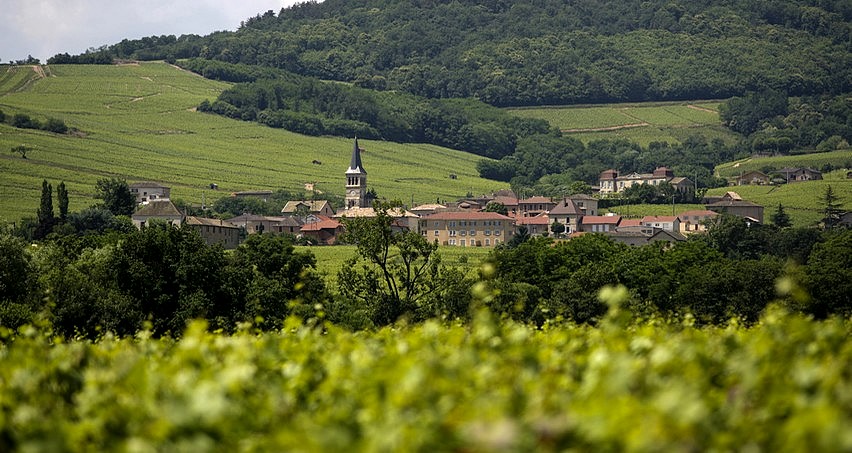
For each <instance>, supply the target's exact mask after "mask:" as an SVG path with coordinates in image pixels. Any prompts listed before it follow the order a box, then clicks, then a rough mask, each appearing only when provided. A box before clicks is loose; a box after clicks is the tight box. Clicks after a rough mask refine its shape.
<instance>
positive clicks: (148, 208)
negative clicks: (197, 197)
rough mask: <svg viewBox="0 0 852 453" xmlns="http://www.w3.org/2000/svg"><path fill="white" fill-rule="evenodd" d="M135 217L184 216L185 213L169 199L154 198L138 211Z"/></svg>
mask: <svg viewBox="0 0 852 453" xmlns="http://www.w3.org/2000/svg"><path fill="white" fill-rule="evenodd" d="M133 217H183V213H181V212H180V211H179V210H178V208H177V206H175V204H174V203H172V202H171V201H169V200H153V201H151V202H150V203H148V204H146V205H145V206H142V208H140V209H139V210H138V211H136V212H135V213H134V214H133Z"/></svg>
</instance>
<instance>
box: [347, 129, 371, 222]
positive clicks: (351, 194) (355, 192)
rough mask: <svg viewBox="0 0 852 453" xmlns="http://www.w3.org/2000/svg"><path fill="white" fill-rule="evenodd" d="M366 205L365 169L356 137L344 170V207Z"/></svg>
mask: <svg viewBox="0 0 852 453" xmlns="http://www.w3.org/2000/svg"><path fill="white" fill-rule="evenodd" d="M366 207H367V171H366V170H364V166H363V165H362V164H361V148H359V147H358V138H357V137H356V138H355V147H354V148H353V149H352V160H351V161H350V163H349V168H348V169H347V170H346V209H350V208H366Z"/></svg>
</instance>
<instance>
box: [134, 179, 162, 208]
mask: <svg viewBox="0 0 852 453" xmlns="http://www.w3.org/2000/svg"><path fill="white" fill-rule="evenodd" d="M171 191H172V190H171V189H170V188H168V187H166V186H164V185H162V184H160V183H158V182H150V181H142V182H134V183H133V184H130V193H132V194H133V196H134V197H136V204H147V203H148V202H149V201H153V200H161V199H165V200H168V199H169V196H170V195H171Z"/></svg>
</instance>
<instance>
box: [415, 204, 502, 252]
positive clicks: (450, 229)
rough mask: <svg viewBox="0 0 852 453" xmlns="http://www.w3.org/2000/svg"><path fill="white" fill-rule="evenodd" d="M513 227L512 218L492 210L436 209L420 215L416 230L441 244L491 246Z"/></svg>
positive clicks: (498, 242)
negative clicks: (430, 212)
mask: <svg viewBox="0 0 852 453" xmlns="http://www.w3.org/2000/svg"><path fill="white" fill-rule="evenodd" d="M514 231H515V221H514V219H512V218H511V217H508V216H504V215H503V214H498V213H496V212H483V211H478V212H439V213H437V214H432V215H430V216H427V217H423V218H421V219H420V234H422V235H423V236H424V237H425V238H426V239H427V240H429V241H430V242H431V241H437V242H438V244H441V245H455V246H460V247H494V246H497V245H499V244H502V243H504V242H506V241H508V240H510V239H511V238H512V236H513V235H514Z"/></svg>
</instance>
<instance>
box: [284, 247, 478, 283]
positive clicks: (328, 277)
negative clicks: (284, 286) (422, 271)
mask: <svg viewBox="0 0 852 453" xmlns="http://www.w3.org/2000/svg"><path fill="white" fill-rule="evenodd" d="M296 249H297V250H299V251H310V252H311V253H313V254H314V256H315V257H316V258H317V271H319V272H320V273H321V274H323V275H324V276H325V281H326V283H327V284H328V285H329V287H330V288H332V289H334V288H336V287H337V272H338V271H340V268H341V267H342V266H343V263H344V262H345V261H346V260H347V259H349V258H351V257H353V256H355V255H356V254H357V253H358V252H357V249H356V247H355V246H354V245H335V246H331V247H305V246H300V247H296ZM491 250H492V249H490V248H485V247H449V246H446V247H445V246H440V247H438V253H439V254H440V255H441V262H442V263H443V264H445V265H447V266H450V267H457V268H459V269H465V270H467V271H468V272H475V271H476V270H477V269H479V265H480V264H481V263H482V261H483V260H484V259H485V258H486V257H487V256H488V253H489V252H490V251H491Z"/></svg>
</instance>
